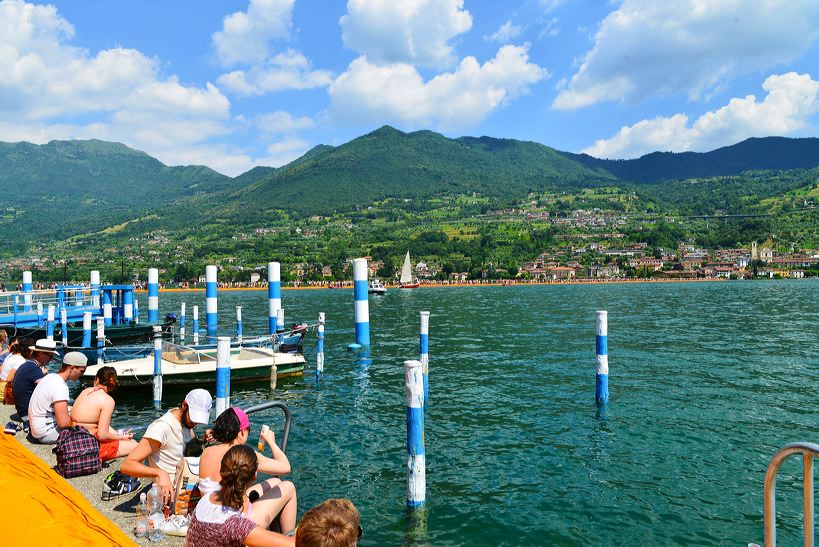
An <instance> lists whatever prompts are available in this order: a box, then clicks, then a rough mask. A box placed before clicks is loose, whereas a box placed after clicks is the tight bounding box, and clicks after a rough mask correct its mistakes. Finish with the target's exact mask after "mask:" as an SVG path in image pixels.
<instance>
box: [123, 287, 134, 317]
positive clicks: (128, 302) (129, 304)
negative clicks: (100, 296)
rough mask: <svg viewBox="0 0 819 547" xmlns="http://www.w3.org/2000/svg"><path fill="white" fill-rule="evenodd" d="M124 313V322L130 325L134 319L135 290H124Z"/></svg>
mask: <svg viewBox="0 0 819 547" xmlns="http://www.w3.org/2000/svg"><path fill="white" fill-rule="evenodd" d="M122 313H123V315H124V316H125V321H124V323H125V324H126V325H129V324H130V323H131V321H133V319H134V291H133V290H124V291H122Z"/></svg>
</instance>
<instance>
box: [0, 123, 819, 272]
mask: <svg viewBox="0 0 819 547" xmlns="http://www.w3.org/2000/svg"><path fill="white" fill-rule="evenodd" d="M818 165H819V139H787V138H779V137H771V138H761V139H748V140H746V141H743V142H741V143H739V144H736V145H733V146H728V147H724V148H720V149H718V150H714V151H712V152H708V153H693V152H690V153H682V154H671V153H660V152H657V153H653V154H648V155H646V156H643V157H641V158H638V159H634V160H601V159H597V158H592V157H590V156H588V155H584V154H571V153H567V152H560V151H557V150H555V149H553V148H550V147H548V146H544V145H542V144H538V143H534V142H526V141H518V140H513V139H496V138H491V137H461V138H456V139H450V138H447V137H444V136H442V135H440V134H438V133H434V132H432V131H416V132H413V133H404V132H401V131H398V130H396V129H394V128H392V127H389V126H384V127H382V128H380V129H378V130H376V131H373V132H372V133H369V134H366V135H363V136H361V137H358V138H356V139H353V140H351V141H350V142H348V143H345V144H343V145H340V146H337V147H333V146H326V145H319V146H316V147H315V148H313V149H311V150H310V151H308V152H307V153H305V154H304V155H303V156H302V157H300V158H298V159H297V160H295V161H293V162H291V163H290V164H288V165H285V166H283V167H280V168H271V167H256V168H254V169H252V170H250V171H248V172H246V173H244V174H242V175H240V176H238V177H235V178H230V177H226V176H224V175H221V174H219V173H217V172H215V171H213V170H212V169H209V168H207V167H203V166H181V167H169V166H166V165H164V164H163V163H161V162H160V161H158V160H156V159H155V158H152V157H150V156H149V155H147V154H145V153H144V152H140V151H137V150H133V149H131V148H128V147H127V146H125V145H122V144H119V143H111V142H104V141H99V140H90V141H52V142H50V143H48V144H45V145H34V144H30V143H0V184H2V185H3V189H4V195H5V201H4V205H3V207H4V208H2V209H0V229H2V230H3V234H4V242H5V243H4V247H3V249H2V254H4V255H6V256H16V255H19V253H22V252H23V251H24V250H25V249H27V248H29V247H30V246H31V245H32V244H47V243H48V242H50V241H62V240H66V239H69V238H71V237H74V236H78V235H84V234H94V233H97V232H100V231H102V230H107V232H112V233H116V234H118V235H117V236H116V237H134V236H136V235H139V234H144V233H145V232H148V231H152V230H167V231H169V232H170V233H171V236H172V237H174V235H180V237H181V234H183V233H184V234H187V235H186V236H185V237H193V236H192V235H191V234H193V233H195V231H196V230H198V229H199V228H200V227H201V226H203V225H211V226H227V227H229V226H243V227H248V226H262V225H270V224H271V223H274V222H279V223H285V224H286V223H287V222H289V220H290V219H293V218H298V217H307V216H311V215H329V214H333V213H335V212H350V211H362V210H366V208H367V207H368V206H370V205H372V204H375V203H381V204H382V206H383V203H384V202H385V200H390V199H391V200H393V202H390V203H393V205H390V204H388V205H386V207H387V208H389V207H398V208H401V209H403V210H407V211H409V210H413V211H422V210H424V209H425V207H426V206H427V204H428V203H429V202H430V200H432V199H434V198H441V197H447V196H449V197H452V196H459V195H460V196H464V195H466V196H470V195H473V194H475V195H477V196H478V197H480V198H481V199H484V200H487V201H486V202H485V203H488V204H490V205H487V206H491V208H500V207H504V206H507V205H512V204H515V203H518V202H519V201H520V200H522V199H524V198H525V197H526V196H527V195H529V194H530V193H532V192H534V193H538V194H542V193H544V192H564V191H565V192H573V191H578V190H579V189H582V188H596V187H603V186H605V187H616V186H619V187H621V188H626V189H628V191H633V190H635V189H637V190H638V191H639V192H640V194H641V195H642V196H644V198H641V199H645V200H648V201H651V200H654V201H655V202H656V207H657V209H658V210H663V209H668V208H673V209H676V210H677V211H681V212H687V213H696V214H703V213H706V214H707V213H709V212H711V211H713V210H715V208H717V209H719V210H723V211H737V210H742V211H743V212H745V211H753V210H755V209H754V207H755V204H759V203H760V202H761V200H764V199H768V198H775V197H777V196H781V195H783V194H784V193H786V192H792V191H795V189H798V188H802V187H803V186H806V185H808V184H811V183H813V182H814V181H815V176H816V175H815V173H816V171H813V170H811V169H812V168H815V167H816V166H818ZM769 170H788V172H789V173H792V174H789V175H787V176H776V175H775V174H767V173H769V172H770V171H769ZM749 171H754V172H755V174H753V175H745V174H744V173H747V172H749ZM708 177H722V178H721V179H720V180H718V181H707V180H705V179H707V178H708ZM680 179H685V181H684V182H681V181H680ZM564 205H565V207H567V208H568V207H571V204H570V203H568V202H566V203H565V204H564ZM470 214H472V213H470ZM388 218H390V216H389V215H388ZM203 219H204V221H203ZM213 233H214V234H215V233H216V232H213ZM91 239H93V238H91ZM228 246H229V245H228Z"/></svg>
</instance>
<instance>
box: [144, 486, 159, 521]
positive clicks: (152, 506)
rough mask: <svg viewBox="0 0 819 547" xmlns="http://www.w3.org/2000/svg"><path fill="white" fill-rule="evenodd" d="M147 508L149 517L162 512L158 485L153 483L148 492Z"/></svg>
mask: <svg viewBox="0 0 819 547" xmlns="http://www.w3.org/2000/svg"><path fill="white" fill-rule="evenodd" d="M147 502H148V506H147V511H148V514H149V515H152V514H154V513H157V512H159V513H161V512H162V492H161V491H160V490H159V485H158V484H156V483H154V484H153V486H151V489H150V490H148V499H147Z"/></svg>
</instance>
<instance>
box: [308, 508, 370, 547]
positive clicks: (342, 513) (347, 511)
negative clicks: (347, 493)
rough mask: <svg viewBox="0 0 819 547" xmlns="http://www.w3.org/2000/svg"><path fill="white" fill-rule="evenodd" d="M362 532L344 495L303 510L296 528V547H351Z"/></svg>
mask: <svg viewBox="0 0 819 547" xmlns="http://www.w3.org/2000/svg"><path fill="white" fill-rule="evenodd" d="M362 535H364V531H363V530H362V529H361V517H360V516H359V514H358V509H356V508H355V505H353V502H351V501H350V500H348V499H329V500H327V501H325V502H323V503H320V504H319V505H316V506H315V507H313V508H312V509H310V510H309V511H307V512H306V513H305V514H304V516H303V517H301V521H299V527H298V529H297V530H296V547H354V546H355V544H356V543H358V541H359V540H360V539H361V536H362Z"/></svg>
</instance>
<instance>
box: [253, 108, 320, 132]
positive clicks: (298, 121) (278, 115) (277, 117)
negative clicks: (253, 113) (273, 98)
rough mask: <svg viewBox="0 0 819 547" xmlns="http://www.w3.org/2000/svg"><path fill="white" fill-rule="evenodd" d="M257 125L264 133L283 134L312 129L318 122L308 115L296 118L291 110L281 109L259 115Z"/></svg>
mask: <svg viewBox="0 0 819 547" xmlns="http://www.w3.org/2000/svg"><path fill="white" fill-rule="evenodd" d="M256 125H257V126H258V127H259V129H260V130H261V131H263V132H264V133H271V134H281V133H292V132H293V131H299V130H301V129H310V128H311V127H313V126H315V125H316V122H315V121H314V120H313V118H310V117H308V116H303V117H301V118H294V117H293V115H292V114H290V113H289V112H284V111H283V110H279V111H277V112H271V113H269V114H263V115H262V116H259V117H258V118H257V119H256Z"/></svg>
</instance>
